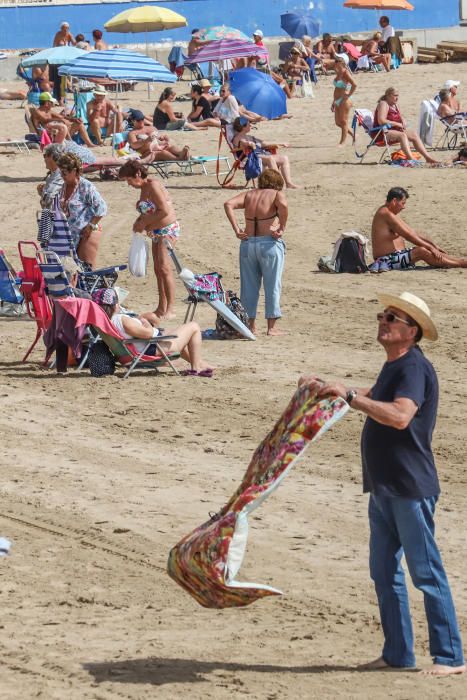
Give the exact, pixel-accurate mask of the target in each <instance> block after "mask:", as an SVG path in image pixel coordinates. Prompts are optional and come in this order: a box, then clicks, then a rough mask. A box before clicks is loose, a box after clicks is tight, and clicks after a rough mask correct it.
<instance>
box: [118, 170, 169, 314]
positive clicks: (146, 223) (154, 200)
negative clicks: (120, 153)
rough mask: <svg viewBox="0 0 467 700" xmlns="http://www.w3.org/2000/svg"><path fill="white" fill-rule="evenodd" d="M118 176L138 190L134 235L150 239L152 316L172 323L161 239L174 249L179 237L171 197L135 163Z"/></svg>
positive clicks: (166, 268)
mask: <svg viewBox="0 0 467 700" xmlns="http://www.w3.org/2000/svg"><path fill="white" fill-rule="evenodd" d="M118 175H119V178H120V179H124V180H126V181H127V183H128V184H129V185H130V187H134V188H135V189H138V190H141V197H140V199H139V200H138V202H137V203H136V209H137V211H138V212H139V216H138V218H137V219H136V221H135V223H134V224H133V231H134V232H136V233H138V232H139V233H142V232H143V231H145V232H146V235H147V236H148V237H149V238H151V239H152V257H153V261H154V273H155V275H156V279H157V288H158V291H159V303H158V305H157V309H156V310H155V311H154V313H155V314H156V316H158V317H159V318H160V319H164V320H171V319H173V318H175V312H174V305H175V278H174V274H173V270H172V265H171V262H170V258H169V254H168V252H167V248H166V246H165V245H164V238H168V240H169V241H170V244H171V245H172V246H174V245H175V242H176V240H177V238H178V237H179V236H180V224H179V223H178V221H177V216H176V214H175V210H174V207H173V204H172V201H171V199H170V195H169V193H168V192H167V190H166V189H165V187H164V186H163V185H162V184H161V183H160V182H159V181H158V180H156V178H154V177H148V170H147V168H146V167H145V166H144V165H141V163H139V162H138V161H137V160H131V161H128V162H127V163H125V165H122V167H121V168H120V170H119V173H118Z"/></svg>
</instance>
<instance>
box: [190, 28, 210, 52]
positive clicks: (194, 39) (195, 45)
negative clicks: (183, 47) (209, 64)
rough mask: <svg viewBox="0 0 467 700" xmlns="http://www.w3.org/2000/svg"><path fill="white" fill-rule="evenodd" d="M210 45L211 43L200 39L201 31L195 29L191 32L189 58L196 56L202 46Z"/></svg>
mask: <svg viewBox="0 0 467 700" xmlns="http://www.w3.org/2000/svg"><path fill="white" fill-rule="evenodd" d="M209 43H210V42H209V41H207V40H203V39H200V38H199V29H193V31H192V32H191V39H190V42H189V44H188V48H187V53H188V56H193V54H195V53H196V52H197V51H198V50H199V49H200V48H201V47H202V46H205V45H206V44H209Z"/></svg>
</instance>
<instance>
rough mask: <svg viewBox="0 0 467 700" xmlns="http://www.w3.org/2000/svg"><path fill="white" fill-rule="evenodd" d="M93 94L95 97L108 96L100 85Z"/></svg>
mask: <svg viewBox="0 0 467 700" xmlns="http://www.w3.org/2000/svg"><path fill="white" fill-rule="evenodd" d="M92 92H93V94H94V95H107V90H106V89H105V88H104V87H102V85H98V86H97V87H96V88H94V90H93V91H92Z"/></svg>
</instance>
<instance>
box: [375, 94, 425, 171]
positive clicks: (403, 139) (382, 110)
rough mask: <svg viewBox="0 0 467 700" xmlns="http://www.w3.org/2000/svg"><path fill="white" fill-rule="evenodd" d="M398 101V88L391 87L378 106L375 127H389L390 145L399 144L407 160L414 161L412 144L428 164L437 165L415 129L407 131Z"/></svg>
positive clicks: (388, 137) (387, 132)
mask: <svg viewBox="0 0 467 700" xmlns="http://www.w3.org/2000/svg"><path fill="white" fill-rule="evenodd" d="M398 99H399V93H398V91H397V90H396V88H393V87H390V88H388V89H387V90H386V92H385V93H384V95H383V96H382V97H381V98H380V100H379V102H378V104H377V106H376V111H375V115H374V119H373V126H375V127H376V126H386V127H389V128H388V130H387V131H386V138H387V140H388V143H389V144H394V143H399V144H400V147H401V150H402V151H403V152H404V154H405V156H406V158H407V160H412V151H411V150H410V144H412V146H413V147H414V148H416V149H417V151H418V152H419V153H420V155H422V156H423V158H424V159H425V160H426V162H427V163H432V164H437V163H438V161H436V160H434V158H432V157H431V156H430V155H429V153H428V151H427V150H426V148H425V146H424V145H423V143H422V140H421V139H420V136H419V135H418V134H417V133H416V132H415V131H414V130H413V129H407V124H406V121H405V119H404V118H403V117H402V114H401V113H400V110H399V106H398V104H397V101H398Z"/></svg>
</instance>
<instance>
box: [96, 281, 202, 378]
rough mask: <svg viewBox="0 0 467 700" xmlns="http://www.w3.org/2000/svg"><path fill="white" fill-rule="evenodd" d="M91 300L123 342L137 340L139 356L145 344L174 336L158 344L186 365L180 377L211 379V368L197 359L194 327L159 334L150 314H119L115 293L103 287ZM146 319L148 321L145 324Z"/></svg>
mask: <svg viewBox="0 0 467 700" xmlns="http://www.w3.org/2000/svg"><path fill="white" fill-rule="evenodd" d="M92 299H93V301H94V302H95V303H96V304H99V306H101V307H102V309H103V310H104V311H105V313H106V314H107V316H108V317H109V318H110V320H111V321H112V324H113V325H114V326H115V328H116V329H117V331H118V332H119V333H120V335H121V336H123V338H126V339H130V338H140V339H141V340H136V341H135V342H134V343H133V344H134V346H135V348H136V349H137V350H138V351H139V352H141V351H142V350H143V349H144V347H145V346H146V343H147V341H148V340H151V338H154V339H157V337H158V336H159V335H176V336H177V337H176V338H174V339H173V340H163V341H160V342H159V345H160V346H161V347H162V349H163V350H164V352H165V353H167V354H170V353H174V352H179V353H180V355H181V356H182V357H183V359H184V360H186V361H187V362H188V363H189V364H190V368H191V369H188V370H186V371H185V372H183V373H182V374H185V375H188V376H197V377H212V372H213V368H212V367H211V366H210V365H209V364H207V363H206V362H204V361H203V360H202V358H201V343H202V338H201V330H200V327H199V326H198V324H197V323H195V322H194V321H191V322H190V323H183V324H182V325H181V326H178V327H177V328H173V329H168V328H165V329H164V331H163V332H162V330H161V329H159V328H158V325H159V321H160V319H159V317H158V316H154V314H144V315H143V316H129V315H128V314H123V313H122V312H121V309H120V306H119V304H118V296H117V292H116V291H115V289H112V287H107V288H106V289H98V290H97V291H96V292H93V295H92ZM148 319H149V320H148ZM156 352H157V347H156V345H155V344H152V345H150V346H149V348H148V349H147V350H146V352H145V355H155V354H156Z"/></svg>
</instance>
